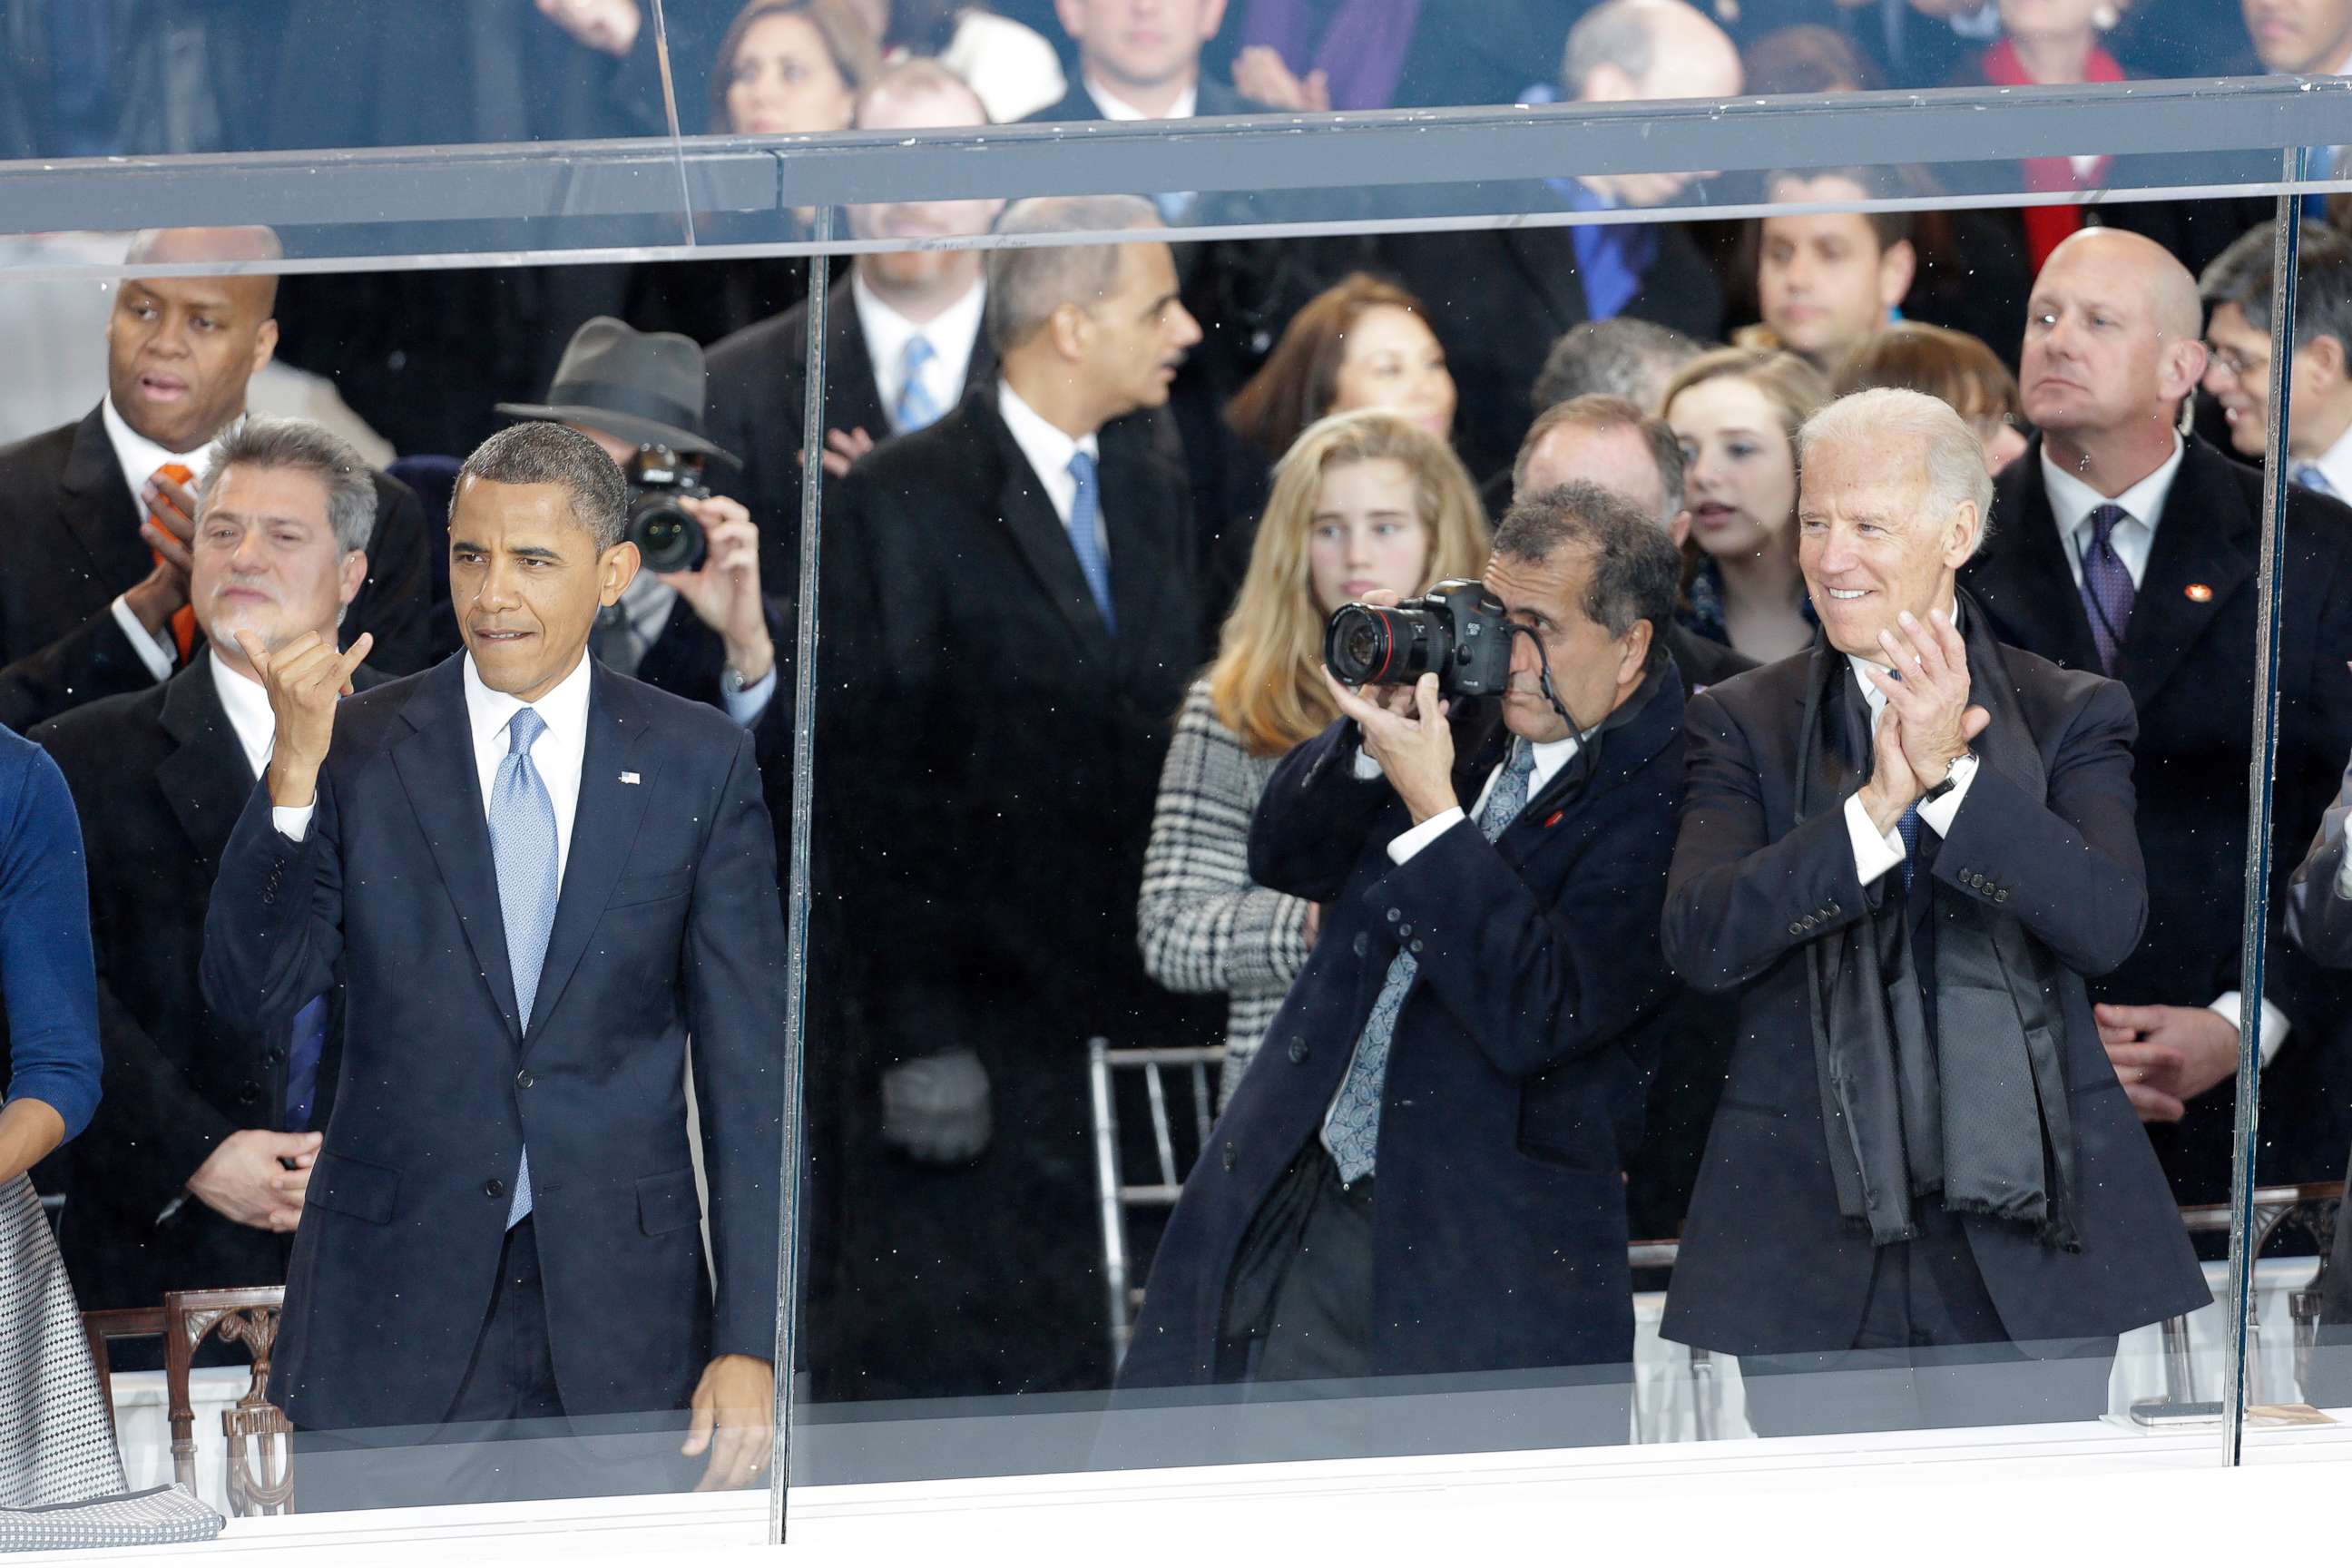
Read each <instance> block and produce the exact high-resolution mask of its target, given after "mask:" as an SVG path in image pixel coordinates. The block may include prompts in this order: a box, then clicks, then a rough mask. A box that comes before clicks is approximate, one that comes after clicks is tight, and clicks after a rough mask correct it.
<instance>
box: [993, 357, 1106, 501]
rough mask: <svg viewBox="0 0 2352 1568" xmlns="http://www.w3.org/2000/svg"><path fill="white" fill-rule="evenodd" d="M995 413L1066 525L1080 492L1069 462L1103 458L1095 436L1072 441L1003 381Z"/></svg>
mask: <svg viewBox="0 0 2352 1568" xmlns="http://www.w3.org/2000/svg"><path fill="white" fill-rule="evenodd" d="M996 412H997V413H998V415H999V416H1002V417H1003V420H1004V427H1005V428H1006V429H1007V430H1010V431H1012V432H1013V445H1014V446H1017V447H1020V448H1021V455H1022V456H1023V457H1024V458H1028V459H1029V466H1030V467H1031V468H1034V469H1035V470H1036V472H1037V478H1038V479H1039V480H1040V481H1041V482H1043V483H1044V485H1045V493H1046V494H1047V495H1048V496H1049V497H1051V498H1052V499H1053V502H1054V510H1055V511H1057V512H1059V513H1061V515H1062V521H1064V522H1065V523H1067V522H1068V521H1070V500H1071V498H1073V497H1074V496H1075V495H1076V492H1077V480H1076V479H1074V478H1072V477H1071V474H1070V459H1071V458H1074V457H1076V455H1077V454H1078V453H1080V452H1084V453H1085V454H1086V455H1087V457H1089V458H1097V459H1099V458H1101V456H1102V448H1101V447H1100V446H1098V445H1097V442H1096V440H1095V437H1094V433H1093V432H1092V431H1088V432H1087V434H1086V435H1084V436H1080V437H1076V439H1073V438H1072V437H1071V436H1070V434H1069V432H1067V431H1066V430H1064V429H1063V428H1062V427H1061V426H1058V425H1056V424H1055V423H1054V422H1053V421H1052V420H1050V419H1048V418H1046V417H1045V416H1044V415H1042V414H1040V413H1038V412H1037V411H1036V410H1035V409H1034V408H1032V407H1030V406H1029V404H1028V402H1027V401H1026V400H1025V399H1024V398H1023V397H1022V395H1020V394H1019V393H1017V392H1015V391H1013V384H1012V383H1011V382H1009V381H1004V380H1001V379H1000V380H999V381H998V382H997V384H996Z"/></svg>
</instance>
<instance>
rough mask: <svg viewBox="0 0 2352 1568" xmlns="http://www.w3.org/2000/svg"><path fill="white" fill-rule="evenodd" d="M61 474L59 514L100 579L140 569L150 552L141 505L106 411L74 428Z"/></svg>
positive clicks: (94, 413)
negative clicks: (134, 497)
mask: <svg viewBox="0 0 2352 1568" xmlns="http://www.w3.org/2000/svg"><path fill="white" fill-rule="evenodd" d="M58 478H59V482H60V483H61V485H62V486H63V488H64V489H65V495H66V504H65V505H64V506H62V507H60V508H59V509H58V512H59V515H60V516H62V517H63V518H64V520H65V523H66V527H67V530H68V531H69V532H71V533H72V534H73V536H74V539H75V540H76V542H79V544H80V545H81V547H82V549H83V551H84V552H87V553H88V554H89V563H90V565H91V567H92V568H93V569H94V570H95V571H96V572H97V573H98V574H100V578H101V580H103V581H107V582H112V581H115V580H117V579H119V578H121V576H122V574H124V572H125V571H133V572H135V571H137V570H138V568H139V563H141V562H143V561H145V560H147V559H148V556H149V552H148V549H147V546H146V544H145V543H144V542H142V541H141V539H140V537H139V523H140V521H141V520H140V516H139V509H138V508H137V507H136V506H134V505H133V504H131V490H130V487H129V485H128V483H127V481H126V479H125V477H124V475H123V472H122V465H121V462H119V461H117V460H116V458H115V456H114V443H113V442H111V441H110V440H108V439H107V437H106V420H105V416H104V415H103V414H101V413H100V411H99V410H98V409H95V408H93V409H91V410H90V412H89V416H88V417H86V418H85V419H83V420H82V422H81V424H80V425H79V426H76V427H75V429H74V439H73V449H72V450H71V451H70V452H68V454H67V457H66V466H65V470H64V472H63V473H62V474H60V475H59V476H58ZM140 478H141V479H145V478H146V476H145V475H144V474H142V475H141V476H140Z"/></svg>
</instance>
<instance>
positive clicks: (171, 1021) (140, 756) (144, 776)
mask: <svg viewBox="0 0 2352 1568" xmlns="http://www.w3.org/2000/svg"><path fill="white" fill-rule="evenodd" d="M209 459H210V460H209V462H208V464H207V468H206V472H205V479H204V483H203V485H202V486H201V487H200V488H199V489H198V490H197V492H196V500H195V529H194V540H193V541H192V542H191V545H190V553H191V557H192V559H191V563H190V572H189V597H190V600H191V602H192V603H193V605H194V608H195V613H196V626H197V629H198V630H199V631H200V632H202V633H203V635H204V637H205V644H204V646H205V654H204V657H202V658H198V659H196V660H195V661H194V662H193V663H191V664H189V665H188V666H187V668H184V669H182V670H181V671H180V672H179V673H178V674H176V675H174V676H173V678H172V679H170V680H168V681H165V682H164V683H163V684H162V685H160V686H151V687H149V688H147V689H144V690H141V691H133V692H127V693H123V694H121V695H119V696H115V697H110V698H105V699H103V700H100V701H97V702H93V703H90V704H89V705H88V706H86V707H82V708H77V709H75V710H72V711H70V712H68V713H66V714H64V715H63V716H61V717H59V718H57V719H53V720H51V721H48V722H47V723H46V724H43V725H42V726H40V727H39V728H38V729H37V730H35V731H33V737H32V738H33V739H34V740H36V741H37V742H40V743H41V744H42V745H44V746H46V747H47V748H48V751H49V754H50V755H51V756H52V757H54V758H56V759H57V763H58V768H59V769H60V770H61V771H62V772H63V773H65V776H66V783H67V784H68V786H69V787H70V788H71V789H72V791H73V796H74V804H75V806H76V808H77V809H78V810H79V813H80V816H81V820H82V839H83V844H84V847H85V849H86V852H87V855H88V858H89V886H90V913H91V928H92V932H93V935H94V938H95V942H96V948H97V959H98V973H99V1029H100V1039H101V1041H102V1043H103V1044H104V1046H105V1047H106V1074H107V1076H106V1084H105V1088H106V1098H105V1100H104V1103H103V1104H102V1105H101V1106H100V1110H99V1114H98V1118H97V1120H96V1121H93V1122H92V1123H91V1126H90V1130H89V1133H88V1134H86V1135H85V1136H84V1137H83V1138H82V1139H79V1140H77V1141H76V1142H74V1143H72V1144H69V1145H68V1168H67V1183H68V1190H69V1191H70V1193H71V1194H72V1197H71V1210H72V1214H73V1220H72V1223H71V1224H69V1225H67V1226H63V1227H62V1228H61V1230H60V1234H59V1242H60V1245H61V1247H62V1248H63V1250H64V1253H65V1257H66V1265H67V1268H68V1270H69V1271H70V1272H71V1274H72V1276H73V1280H74V1287H75V1291H76V1294H77V1296H78V1297H79V1300H81V1301H82V1302H83V1303H84V1304H85V1305H86V1306H88V1307H89V1308H92V1309H99V1308H114V1307H145V1306H152V1304H153V1303H154V1302H156V1301H158V1300H162V1299H163V1292H165V1291H167V1290H189V1289H206V1288H211V1287H221V1286H236V1285H270V1284H276V1283H278V1282H279V1281H281V1280H283V1279H285V1278H286V1255H287V1247H288V1244H289V1241H290V1239H291V1237H292V1234H293V1230H294V1226H295V1223H296V1221H298V1220H299V1218H300V1217H301V1213H302V1204H303V1197H304V1194H305V1192H306V1190H307V1188H308V1186H309V1184H310V1164H311V1162H312V1160H313V1159H314V1158H315V1157H316V1155H317V1152H318V1148H319V1134H318V1132H317V1131H316V1129H317V1128H318V1127H319V1126H320V1125H322V1124H323V1123H324V1122H325V1121H326V1115H327V1110H328V1107H329V1105H330V1104H331V1101H332V1099H333V1088H334V1078H335V1067H336V1058H337V1056H338V1053H337V1052H336V1051H335V1050H334V1048H333V1045H332V1042H333V1041H334V1039H335V1038H336V1037H337V1035H338V1034H339V1032H340V1022H341V1019H340V1013H341V986H340V985H339V984H330V985H329V986H327V987H325V988H324V989H323V990H322V991H321V992H320V994H317V995H314V996H310V997H305V998H301V999H299V1003H298V1004H297V1005H294V1006H292V1007H290V1008H289V1009H285V1010H282V1011H281V1012H279V1013H278V1014H277V1015H275V1016H270V1017H268V1018H267V1019H263V1020H260V1021H259V1026H257V1027H253V1028H239V1027H236V1026H232V1025H231V1024H229V1023H228V1022H227V1021H226V1020H225V1019H223V1018H221V1017H219V1016H215V1014H214V1013H213V1012H212V1010H211V1009H210V1008H208V1007H206V1006H205V1002H204V995H203V990H202V985H201V983H200V981H199V979H198V975H197V963H196V961H197V956H198V954H199V953H200V952H202V950H203V945H204V921H205V906H206V904H207V903H208V902H209V901H210V899H211V896H212V885H213V875H214V871H215V868H216V867H217V866H218V864H219V861H220V855H221V850H222V848H223V847H224V846H225V845H226V843H227V841H228V830H229V827H230V826H231V825H232V824H234V823H235V822H236V816H237V813H238V812H239V811H241V810H243V809H244V806H245V802H246V800H247V797H248V796H249V795H252V794H253V786H254V784H255V782H256V781H257V779H258V778H259V777H260V776H261V772H262V769H263V767H264V766H265V765H266V764H267V763H268V758H269V742H270V734H271V730H272V725H271V722H270V717H269V698H268V693H266V692H265V691H264V690H263V689H262V688H261V683H260V681H259V679H258V678H257V676H256V675H255V673H254V669H253V666H252V663H251V661H250V660H249V659H247V657H246V654H245V650H244V649H243V648H242V647H239V646H238V644H237V642H236V633H237V632H239V631H243V632H246V633H248V634H250V635H253V636H255V637H259V638H260V639H261V640H262V641H263V642H264V643H266V644H268V645H270V646H277V645H280V644H283V643H285V642H288V641H290V640H291V639H292V638H294V637H297V636H300V635H303V634H310V635H314V636H317V637H332V636H333V635H334V632H335V626H336V625H337V623H338V622H339V621H341V618H342V616H343V614H344V611H345V610H346V609H347V608H348V607H349V605H350V604H351V602H352V598H353V596H354V595H357V593H358V592H359V587H360V584H361V582H362V580H363V579H364V578H365V576H366V574H367V555H366V546H367V539H368V535H369V532H370V531H371V530H372V529H373V526H374V523H375V515H376V490H375V486H374V485H373V483H372V482H371V481H370V479H369V476H368V468H367V464H366V463H365V461H363V460H362V458H361V457H360V455H359V454H358V453H357V452H355V451H353V450H352V448H351V447H349V446H348V445H347V444H346V443H344V442H343V441H342V440H341V438H339V437H335V436H333V435H331V434H330V433H329V432H328V431H326V430H325V429H323V428H321V427H320V426H316V425H311V424H309V423H307V422H304V421H300V420H277V421H272V420H259V419H248V420H247V421H245V422H244V423H243V424H241V425H238V426H236V427H234V428H233V429H232V430H231V431H230V432H229V433H228V434H227V435H226V436H224V437H222V438H221V439H220V440H219V441H218V442H216V443H215V445H214V447H213V449H212V451H211V453H210V454H209ZM377 679H379V678H378V677H376V676H375V675H374V674H373V672H372V671H369V670H365V669H362V670H357V671H355V672H354V684H355V685H358V686H362V687H366V686H373V685H374V684H375V683H376V680H377Z"/></svg>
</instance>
